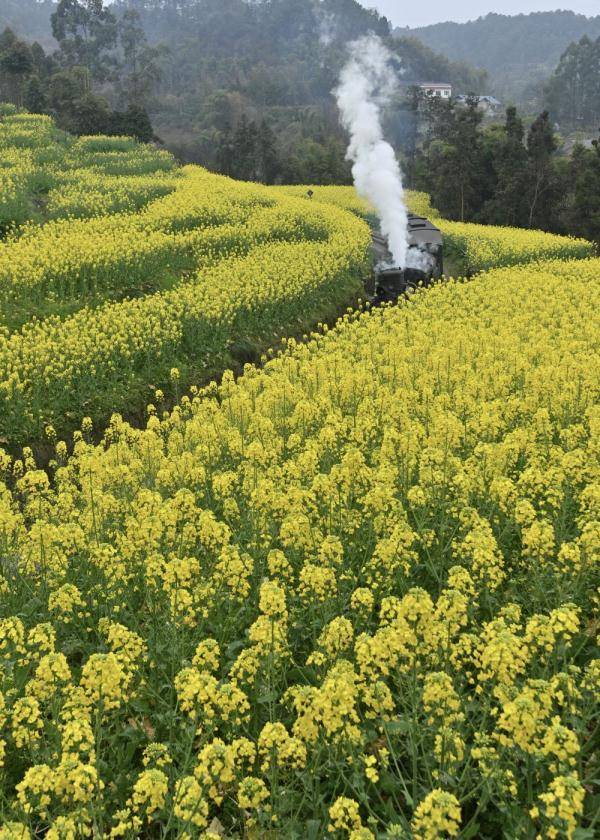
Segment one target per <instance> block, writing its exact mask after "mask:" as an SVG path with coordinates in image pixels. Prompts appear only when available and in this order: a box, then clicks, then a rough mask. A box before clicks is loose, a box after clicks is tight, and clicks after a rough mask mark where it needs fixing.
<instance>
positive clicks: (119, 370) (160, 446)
mask: <svg viewBox="0 0 600 840" xmlns="http://www.w3.org/2000/svg"><path fill="white" fill-rule="evenodd" d="M0 124H1V123H0ZM19 130H20V131H21V132H22V134H23V138H22V141H21V142H23V144H24V147H25V148H29V147H27V142H30V144H31V143H32V142H33V141H32V140H31V138H30V139H29V140H28V139H27V138H28V136H29V135H31V134H32V133H33V134H35V132H36V131H37V132H38V133H39V131H40V129H39V128H37V129H33V128H31V126H28V124H27V120H24V121H23V125H22V127H21V128H20V129H19ZM12 131H13V133H14V132H15V131H16V129H15V128H13V129H12ZM76 142H77V143H78V144H79V150H78V151H76V152H72V153H73V154H76V155H77V156H78V159H79V160H81V159H83V157H85V158H86V159H87V162H86V165H88V164H89V166H90V167H92V166H98V167H100V166H103V167H104V172H103V174H104V175H105V176H106V177H107V178H108V177H113V178H114V177H115V176H117V175H119V174H120V175H122V176H123V177H124V178H127V177H135V176H136V175H140V176H142V175H145V174H146V173H144V172H141V173H140V172H138V173H135V172H131V171H130V170H129V169H128V167H130V166H131V167H133V166H134V165H135V160H133V159H134V158H136V156H137V157H138V158H139V157H142V158H143V156H144V155H143V154H142V153H141V152H137V151H136V150H135V149H131V148H129V147H128V145H127V144H128V142H129V141H127V140H123V139H121V138H115V139H112V140H110V141H108V140H106V139H102V138H83V139H81V140H80V141H76ZM70 153H71V152H70ZM123 155H124V156H125V157H126V158H127V157H129V158H131V160H129V161H127V160H124V159H123V158H122V156H123ZM101 160H103V161H104V163H101ZM148 165H150V162H149V161H148ZM120 166H121V167H122V170H123V171H121V172H119V167H120ZM84 168H85V167H84ZM158 168H159V169H160V166H159V167H158ZM164 169H165V172H167V175H164V176H163V175H161V176H160V178H159V180H161V181H165V180H167V178H168V177H172V178H173V180H174V182H176V185H175V187H174V189H173V190H172V191H171V192H169V193H168V194H166V195H163V196H162V197H160V198H157V199H156V198H155V199H151V200H150V201H149V202H148V203H147V204H145V205H144V206H143V207H142V208H141V209H138V210H135V211H132V212H123V213H120V214H117V215H113V216H111V217H108V218H107V219H106V220H104V221H105V223H106V224H105V225H104V227H105V229H106V230H111V231H112V232H113V233H114V232H115V231H116V230H120V231H122V230H125V229H127V225H132V226H133V227H132V228H130V230H131V229H134V228H135V225H137V224H140V219H142V218H143V220H144V221H143V225H144V227H143V228H136V229H137V230H144V231H146V232H148V233H149V236H148V238H149V239H151V234H152V233H160V235H161V236H163V235H164V236H165V237H171V238H174V237H177V236H180V237H187V236H189V237H191V238H194V237H197V238H196V239H194V240H193V241H194V243H195V244H194V246H193V247H194V248H195V249H196V250H195V252H194V253H195V254H196V256H197V258H198V260H199V263H198V264H200V260H202V259H204V260H205V262H204V263H203V266H204V267H203V269H202V271H201V272H198V274H197V276H195V275H194V276H192V277H187V278H184V279H182V280H180V282H179V283H178V285H176V286H174V287H173V288H169V289H166V290H164V289H163V290H161V292H160V293H157V294H154V295H148V296H147V297H145V298H140V299H137V300H128V301H120V302H111V303H102V304H100V305H98V307H97V308H96V309H94V310H92V309H90V308H84V309H82V310H81V311H80V312H78V313H76V314H74V315H72V316H70V317H68V318H64V319H63V320H61V319H59V318H58V317H56V318H49V319H46V320H44V321H41V322H38V323H36V324H33V323H32V324H28V325H27V326H26V327H24V328H23V329H22V330H20V331H17V332H14V333H13V334H12V335H9V334H8V332H7V333H6V334H2V336H0V370H1V371H2V376H1V377H0V379H1V381H0V407H1V408H2V412H1V423H3V424H4V423H5V424H6V426H5V427H4V426H2V427H1V431H2V434H6V435H7V436H8V437H10V436H11V435H12V438H11V439H12V440H13V441H18V440H19V439H21V437H22V435H23V434H24V432H27V433H29V432H30V431H32V430H34V429H36V428H40V429H45V430H46V437H47V439H48V441H49V442H50V445H54V446H55V448H56V453H55V456H56V460H55V463H54V467H53V469H52V471H51V473H50V475H48V474H46V473H45V472H43V471H41V470H39V469H38V468H37V466H36V463H35V460H34V458H33V455H32V452H31V450H30V449H25V450H24V451H23V454H22V458H20V459H18V460H16V461H13V460H11V458H10V457H9V456H8V455H5V454H4V453H2V455H1V457H0V468H1V472H2V475H3V476H4V477H5V478H6V483H5V484H2V485H0V575H1V577H0V593H1V598H0V764H1V765H2V767H1V775H0V788H1V793H2V802H3V812H2V817H3V820H4V824H3V826H2V828H0V838H12V837H15V838H16V837H21V838H26V837H34V836H42V835H43V836H47V837H49V838H51V839H53V838H61V837H79V836H81V837H85V836H107V837H127V838H134V837H137V836H159V835H160V836H162V837H165V838H166V837H180V838H188V837H189V838H192V837H203V836H204V837H206V838H207V840H208V838H209V837H210V838H211V840H212V838H214V836H215V832H216V835H217V836H222V835H223V834H226V835H227V836H231V837H236V836H238V837H241V836H264V837H270V836H282V837H286V836H290V837H291V836H306V834H307V833H308V832H309V831H310V833H311V836H315V837H325V836H327V835H328V834H329V833H331V834H332V835H333V836H335V837H339V838H346V837H347V838H348V840H375V838H377V840H383V839H384V838H395V837H411V836H412V837H414V838H423V840H425V838H426V839H427V840H434V838H444V837H454V836H459V835H460V833H461V831H464V832H465V833H466V834H467V835H469V836H482V837H484V836H496V835H497V836H501V835H506V836H511V837H527V836H536V834H538V835H539V836H541V837H546V836H547V837H566V838H574V837H575V836H577V830H578V829H582V830H583V832H584V833H585V834H591V833H592V832H593V830H594V823H593V821H594V818H595V813H594V808H595V805H594V803H595V799H594V785H596V781H595V780H597V779H598V777H599V773H600V769H599V765H598V756H599V751H598V749H597V744H596V740H597V735H596V734H595V733H596V731H597V700H598V696H599V690H600V689H599V686H600V669H599V667H598V664H597V662H598V659H597V642H598V639H597V634H598V625H597V610H598V605H599V603H600V599H599V583H600V581H599V569H600V409H599V403H600V400H599V397H600V361H599V358H598V353H597V348H598V335H599V334H600V286H599V284H598V282H597V278H598V276H599V274H600V260H593V259H589V260H580V261H575V260H573V261H563V260H558V259H556V260H553V261H543V260H542V257H544V256H545V255H547V254H549V253H551V254H554V255H556V254H561V255H563V254H566V255H569V254H573V253H576V254H577V255H579V253H580V252H578V251H577V248H578V247H579V245H576V244H575V245H574V244H573V243H570V244H569V243H567V244H565V242H564V241H562V242H557V241H556V239H552V241H550V240H548V241H546V240H544V241H542V240H541V239H538V240H536V239H535V236H534V235H533V234H531V233H530V232H528V233H527V234H526V236H527V237H529V238H528V239H525V238H523V239H519V238H518V237H515V239H514V241H511V240H510V237H509V236H508V234H506V239H504V238H503V237H505V233H504V232H502V231H500V232H498V231H497V230H495V231H494V230H492V231H489V236H490V237H491V240H493V242H492V245H491V246H490V247H491V251H490V252H489V255H488V256H487V257H485V259H488V258H489V259H490V260H493V261H495V262H497V263H500V264H502V263H503V262H511V261H513V260H512V256H511V254H513V253H514V254H515V255H518V254H520V257H521V259H520V260H519V261H520V262H522V263H523V264H521V265H515V266H508V267H503V268H497V269H494V270H490V271H488V272H487V273H481V274H480V275H479V276H478V277H477V278H476V279H474V280H473V281H472V282H470V283H454V282H453V283H446V284H440V285H436V286H434V287H433V288H432V289H430V290H427V291H422V292H417V293H416V294H415V295H414V296H412V297H411V299H410V301H406V302H404V303H402V304H400V305H398V306H394V307H382V308H380V309H377V310H375V311H372V312H371V311H367V312H362V313H361V312H356V313H348V314H347V315H346V316H345V317H344V318H342V319H341V320H340V322H339V323H338V325H337V326H336V328H335V329H328V328H327V327H322V329H321V330H320V331H319V332H318V333H314V334H312V335H310V336H308V337H307V338H306V340H305V341H303V342H302V343H298V342H297V341H295V340H294V339H288V340H287V342H286V343H285V346H284V347H283V352H282V353H281V354H280V355H278V356H277V357H276V358H274V359H272V360H271V361H269V362H266V364H265V365H264V367H263V369H262V370H258V369H256V368H255V367H252V366H250V365H248V366H246V368H245V371H244V375H243V376H241V377H239V378H238V379H237V380H236V379H235V378H234V376H233V374H230V373H228V374H226V375H225V376H224V377H223V379H222V381H221V383H220V384H219V385H218V384H216V383H212V384H211V385H208V386H207V387H205V388H203V389H202V390H199V389H198V388H195V389H193V391H192V392H191V393H190V395H189V396H185V397H183V398H182V399H181V400H180V402H179V404H178V405H177V406H176V408H175V409H174V410H173V411H172V413H171V414H164V415H161V416H159V414H158V413H157V410H156V408H153V410H152V411H150V412H149V414H150V416H149V420H148V422H147V425H146V427H145V428H143V429H140V428H137V429H136V428H133V427H131V426H130V425H128V424H127V423H126V422H124V421H123V420H122V419H121V417H120V416H118V415H116V414H115V415H114V416H113V418H112V420H111V422H110V424H109V426H108V429H107V430H106V433H105V436H104V439H103V441H102V443H101V444H100V445H97V444H94V443H93V442H92V441H91V440H90V437H91V434H92V431H93V429H94V428H97V427H98V426H97V424H98V415H97V411H96V408H97V406H98V405H99V404H100V403H93V399H94V398H95V394H97V393H102V394H104V395H107V394H108V395H110V394H111V393H117V392H118V393H119V394H120V396H119V399H120V400H121V402H118V401H117V402H116V403H115V407H117V406H126V405H128V403H127V402H125V398H126V396H127V395H126V394H125V393H124V391H126V390H127V387H128V386H129V385H131V384H132V383H135V382H138V383H142V384H143V386H144V387H146V388H147V386H148V380H144V377H145V376H147V375H149V374H150V373H152V374H154V373H155V372H156V371H159V372H160V373H161V374H162V376H163V380H161V381H164V382H167V383H168V382H170V383H171V386H172V387H173V388H178V387H180V386H183V383H184V381H185V379H186V370H185V367H184V365H185V360H186V358H192V357H193V358H195V359H196V361H197V363H198V365H200V364H201V365H202V366H203V369H206V368H207V366H210V365H211V364H214V363H216V361H217V360H219V359H222V358H223V354H224V353H226V352H228V351H229V350H230V349H231V346H232V342H234V341H237V340H240V337H244V336H245V337H248V336H255V335H262V336H265V337H267V336H268V337H269V340H272V339H273V337H274V336H275V335H276V334H277V332H278V331H279V330H280V329H282V328H286V326H290V325H293V324H294V325H305V324H306V320H304V319H305V318H306V313H307V312H308V311H310V312H311V313H312V314H313V316H314V315H315V313H316V312H318V311H319V310H320V308H325V306H326V305H327V304H331V303H332V302H337V304H339V303H340V302H341V301H342V300H344V298H345V297H347V295H348V294H349V292H350V291H352V290H356V289H358V287H359V278H360V272H361V270H362V269H363V267H364V261H365V256H366V253H367V249H368V242H369V234H368V229H367V227H366V225H365V224H364V223H363V222H362V221H360V220H359V219H357V218H356V211H355V214H354V215H352V214H349V213H347V212H345V210H344V209H343V206H340V207H332V206H329V205H328V203H327V202H326V201H325V200H324V201H323V202H320V201H318V200H313V204H312V205H309V204H308V201H307V200H304V199H302V198H300V197H296V196H293V195H288V194H286V193H285V191H284V190H279V191H271V190H268V189H266V188H262V187H258V186H251V185H244V184H235V183H234V182H231V181H228V180H227V179H222V178H218V177H216V176H212V175H209V174H208V173H205V172H203V171H202V170H199V169H196V168H193V167H192V168H189V169H185V170H183V171H181V172H180V173H179V174H178V175H176V176H175V175H173V174H172V173H171V175H168V166H167V162H165V167H164ZM209 190H210V191H211V194H210V196H209V195H208V191H209ZM315 192H317V190H315ZM344 200H346V199H343V198H340V200H339V202H338V203H339V204H343V201H344ZM331 203H332V202H331V201H330V202H329V204H331ZM333 203H334V204H335V203H336V202H335V201H333ZM228 214H232V217H229V216H228ZM115 220H116V221H115ZM113 224H114V225H115V227H111V225H113ZM119 225H122V226H123V227H122V228H120V227H119ZM94 226H99V227H94ZM63 228H64V230H65V231H68V230H70V231H71V233H72V232H73V231H74V230H88V231H89V230H97V231H98V230H100V228H102V225H99V220H98V219H94V218H92V219H78V220H77V219H75V220H68V221H57V222H48V223H47V224H45V225H41V226H38V227H36V229H35V231H34V229H33V226H30V227H28V228H27V229H25V230H21V232H20V235H19V236H16V235H13V236H12V238H10V239H9V240H7V241H6V243H5V246H4V247H6V248H14V249H18V248H19V247H20V248H22V249H24V250H26V249H27V248H28V247H31V248H33V249H35V247H36V245H35V243H36V242H40V241H42V240H43V237H44V236H48V237H49V239H48V241H52V234H50V233H48V231H55V232H56V231H57V230H63ZM228 230H229V232H227V231H228ZM61 235H62V234H61ZM115 235H116V234H115ZM461 235H462V234H461ZM227 236H230V237H231V238H230V240H228V242H229V244H228V245H227V246H225V245H224V244H223V243H224V242H225V240H226V237H227ZM457 236H458V234H457ZM64 241H65V242H68V234H67V233H65V239H64ZM82 241H83V240H82ZM473 241H474V240H473ZM478 241H479V240H478ZM536 242H537V244H536ZM207 243H211V244H207ZM216 243H220V244H218V245H217V244H216ZM486 247H487V246H486ZM221 248H223V249H226V248H230V250H229V251H228V252H227V254H226V256H225V257H223V254H224V253H225V251H224V250H223V251H222V250H220V249H221ZM473 248H474V249H476V248H480V249H481V253H483V250H485V249H484V246H483V245H477V244H475V245H473ZM536 248H537V249H538V251H537V252H536ZM561 248H566V250H561ZM570 248H575V251H574V252H573V251H571V250H569V249H570ZM586 248H587V246H586ZM202 249H204V250H202ZM211 249H212V250H211ZM552 249H554V250H552ZM474 252H475V251H474ZM15 253H16V250H15ZM581 253H583V252H581ZM585 253H587V250H586V251H585ZM198 255H200V256H198ZM515 261H516V260H515ZM528 261H529V263H528V264H525V263H527V262H528ZM58 265H60V261H59V260H57V266H58ZM109 274H110V272H109ZM23 276H24V277H26V275H23ZM107 277H108V274H107ZM44 282H45V281H44ZM198 360H200V361H199V362H198ZM136 377H137V378H136ZM153 381H155V380H154V379H153ZM116 386H118V388H117V390H116V391H114V390H113V391H111V388H113V389H114V388H115V387H116ZM119 389H122V391H119ZM129 396H131V395H129ZM163 398H164V395H160V396H159V394H158V392H157V393H156V394H155V400H156V403H157V404H158V405H161V403H162V400H163ZM61 401H62V402H61ZM66 404H68V406H69V410H74V411H77V410H78V407H79V408H81V417H82V418H83V417H84V416H85V417H86V420H85V422H84V423H83V424H82V431H81V433H79V434H78V436H77V437H76V439H75V445H74V451H73V454H72V455H71V456H70V457H68V456H67V453H66V447H65V444H64V443H62V442H61V441H59V440H58V438H57V433H56V429H57V428H60V423H61V422H62V412H63V411H64V408H65V405H66ZM91 418H93V420H94V422H92V419H91ZM49 422H51V424H52V425H51V426H48V423H49ZM206 829H208V831H207V833H206V834H205V835H203V834H202V832H204V831H205V830H206Z"/></svg>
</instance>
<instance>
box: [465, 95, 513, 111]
mask: <svg viewBox="0 0 600 840" xmlns="http://www.w3.org/2000/svg"><path fill="white" fill-rule="evenodd" d="M468 99H475V100H476V101H477V105H478V107H479V108H480V109H481V110H482V111H485V113H486V114H496V113H497V112H498V111H500V109H501V108H502V102H500V100H499V99H496V97H495V96H487V95H486V96H465V95H464V94H461V95H460V96H457V97H456V101H457V102H462V104H463V105H464V104H465V103H466V102H467V100H468Z"/></svg>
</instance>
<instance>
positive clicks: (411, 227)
mask: <svg viewBox="0 0 600 840" xmlns="http://www.w3.org/2000/svg"><path fill="white" fill-rule="evenodd" d="M408 236H409V239H408V242H409V260H408V262H409V264H411V263H412V264H414V265H420V266H421V267H420V268H404V269H403V268H400V267H398V266H394V260H393V257H392V254H391V253H390V250H389V245H388V242H387V239H386V238H385V237H384V236H382V235H381V234H379V233H373V262H374V266H375V267H374V278H373V284H372V291H373V301H374V302H375V303H384V302H386V301H395V300H398V298H399V297H400V296H401V295H405V294H407V293H408V292H410V291H411V290H413V289H415V288H417V287H418V286H428V285H429V284H430V283H432V282H433V281H434V280H436V279H438V278H440V277H441V276H442V274H443V273H444V242H443V238H442V232H441V231H440V229H439V228H437V227H436V226H435V225H434V224H432V223H431V222H430V221H429V219H425V218H423V216H416V215H415V214H413V213H410V214H409V216H408ZM411 251H415V252H419V253H413V254H412V256H413V259H410V256H411V253H410V252H411Z"/></svg>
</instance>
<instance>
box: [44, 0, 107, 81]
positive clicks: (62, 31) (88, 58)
mask: <svg viewBox="0 0 600 840" xmlns="http://www.w3.org/2000/svg"><path fill="white" fill-rule="evenodd" d="M51 22H52V34H53V35H54V37H55V38H56V40H57V41H58V43H59V45H60V53H61V57H62V60H63V62H64V64H65V65H66V66H67V67H69V68H70V67H75V66H81V67H85V68H86V70H87V72H88V74H89V76H90V78H93V79H97V80H100V81H101V80H103V79H106V78H107V76H108V75H109V71H110V69H111V67H112V66H113V65H114V60H111V53H112V52H113V50H114V49H115V47H116V44H117V19H116V18H115V16H114V14H113V13H112V12H111V11H110V9H106V8H104V2H103V0H59V3H58V5H57V7H56V11H55V12H54V13H53V14H52V16H51Z"/></svg>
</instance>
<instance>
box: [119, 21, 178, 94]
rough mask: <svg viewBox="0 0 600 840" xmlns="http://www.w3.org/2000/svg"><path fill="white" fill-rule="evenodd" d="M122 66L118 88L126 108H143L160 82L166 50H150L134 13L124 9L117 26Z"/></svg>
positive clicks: (162, 48) (163, 48)
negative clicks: (162, 61)
mask: <svg viewBox="0 0 600 840" xmlns="http://www.w3.org/2000/svg"><path fill="white" fill-rule="evenodd" d="M118 32H119V41H120V44H121V50H122V53H123V64H122V67H121V73H120V78H119V87H120V88H121V90H122V92H123V95H124V98H125V100H126V102H127V103H128V105H129V107H134V108H143V107H144V106H145V105H147V103H148V99H149V97H150V94H151V93H152V91H153V89H154V88H155V86H156V85H157V84H158V82H159V81H160V78H161V66H160V64H161V60H162V58H163V57H164V55H165V51H166V49H167V48H166V47H164V46H162V47H150V46H149V44H148V40H147V38H146V33H145V32H144V29H143V27H142V25H141V17H140V14H139V12H138V11H137V10H136V9H127V10H126V11H125V13H124V14H123V17H122V18H121V20H120V21H119V24H118Z"/></svg>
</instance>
